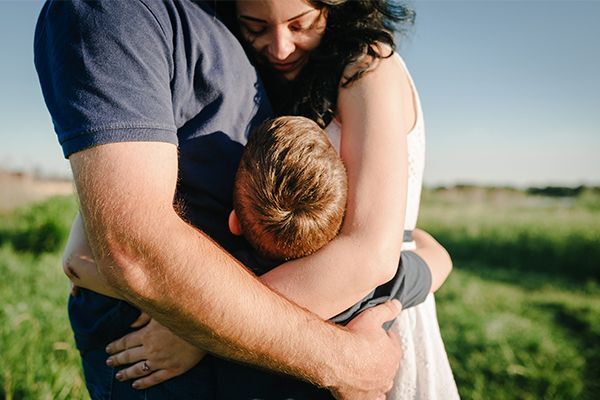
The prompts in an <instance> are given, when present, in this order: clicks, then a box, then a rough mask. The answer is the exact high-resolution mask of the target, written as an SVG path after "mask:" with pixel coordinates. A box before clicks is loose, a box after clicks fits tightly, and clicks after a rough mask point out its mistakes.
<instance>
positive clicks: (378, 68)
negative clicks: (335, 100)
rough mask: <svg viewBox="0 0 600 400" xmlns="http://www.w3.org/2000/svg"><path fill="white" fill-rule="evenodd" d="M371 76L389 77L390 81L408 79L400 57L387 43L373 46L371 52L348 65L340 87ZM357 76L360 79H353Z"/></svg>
mask: <svg viewBox="0 0 600 400" xmlns="http://www.w3.org/2000/svg"><path fill="white" fill-rule="evenodd" d="M369 74H371V75H372V74H377V75H389V77H390V79H394V78H402V77H406V78H407V77H408V72H407V71H406V66H405V64H404V61H403V60H402V58H401V57H400V55H398V53H396V52H395V51H394V49H393V48H392V47H391V46H389V45H388V44H385V43H377V44H374V45H372V46H371V47H370V50H369V51H367V52H365V53H363V54H362V55H361V56H359V57H358V58H357V59H356V60H354V61H352V62H351V63H349V64H348V65H346V67H345V68H344V72H343V75H342V80H341V82H340V85H341V86H349V85H348V84H347V82H349V83H352V82H353V81H359V80H360V79H362V78H363V77H366V76H368V75H369ZM390 74H391V75H390ZM355 76H358V79H353V77H355Z"/></svg>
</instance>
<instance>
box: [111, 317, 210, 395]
mask: <svg viewBox="0 0 600 400" xmlns="http://www.w3.org/2000/svg"><path fill="white" fill-rule="evenodd" d="M142 325H143V327H142V328H141V329H139V330H137V331H135V332H132V333H130V334H128V335H125V336H123V337H122V338H120V339H118V340H116V341H114V342H112V343H110V344H109V345H108V346H106V352H107V353H108V354H110V357H109V358H108V359H107V360H106V364H107V365H108V366H111V367H117V366H120V365H127V364H131V365H130V366H129V367H128V368H125V369H122V370H121V371H119V372H117V375H116V378H117V379H118V380H119V381H126V380H130V379H136V378H141V379H136V380H135V381H134V382H133V384H132V386H133V388H134V389H146V388H149V387H151V386H154V385H157V384H159V383H161V382H164V381H166V380H168V379H171V378H173V377H175V376H178V375H181V374H183V373H185V372H187V371H188V370H190V369H191V368H192V367H194V366H195V365H196V364H198V363H199V362H200V360H202V358H203V357H204V356H205V355H206V352H205V351H203V350H200V349H198V348H197V347H195V346H192V345H191V344H189V343H188V342H186V341H185V340H183V339H181V338H180V337H179V336H177V335H175V334H174V333H173V332H171V331H170V330H169V329H167V328H165V327H164V326H162V325H161V324H160V323H158V322H157V321H155V320H154V319H151V318H150V317H149V316H148V315H147V314H145V313H142V314H141V315H140V317H139V318H138V319H137V321H135V322H134V323H133V324H132V325H131V326H132V327H134V328H137V327H139V326H142Z"/></svg>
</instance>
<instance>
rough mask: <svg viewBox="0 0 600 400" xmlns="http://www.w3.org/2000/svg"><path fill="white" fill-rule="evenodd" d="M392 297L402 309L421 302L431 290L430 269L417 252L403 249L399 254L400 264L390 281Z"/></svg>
mask: <svg viewBox="0 0 600 400" xmlns="http://www.w3.org/2000/svg"><path fill="white" fill-rule="evenodd" d="M391 282H392V288H391V294H392V298H394V299H398V300H399V301H400V303H402V309H407V308H410V307H414V306H416V305H418V304H421V303H422V302H424V301H425V299H426V298H427V295H428V294H429V292H430V291H431V284H432V277H431V270H430V269H429V267H428V266H427V263H426V262H425V260H423V259H422V258H421V257H420V256H419V255H418V254H417V253H415V252H413V251H410V250H405V251H402V253H401V256H400V266H399V268H398V272H397V273H396V277H395V278H394V279H393V280H392V281H391Z"/></svg>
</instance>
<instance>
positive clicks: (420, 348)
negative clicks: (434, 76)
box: [325, 54, 459, 400]
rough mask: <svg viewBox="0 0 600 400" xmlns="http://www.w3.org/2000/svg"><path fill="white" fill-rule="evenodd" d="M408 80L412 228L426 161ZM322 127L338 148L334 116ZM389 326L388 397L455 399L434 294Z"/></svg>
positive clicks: (409, 218)
mask: <svg viewBox="0 0 600 400" xmlns="http://www.w3.org/2000/svg"><path fill="white" fill-rule="evenodd" d="M395 57H396V58H397V60H398V61H399V62H400V63H401V65H402V67H403V68H404V69H405V70H406V66H405V64H404V61H403V60H402V59H401V58H400V56H399V55H397V54H396V55H395ZM409 77H410V74H409ZM410 80H411V85H412V88H413V97H414V104H415V108H416V110H417V118H416V122H415V126H414V127H413V129H412V130H411V131H410V133H409V134H408V137H407V144H408V187H407V208H406V216H405V222H404V229H405V230H413V229H415V226H416V223H417V217H418V215H419V204H420V198H421V187H422V184H423V169H424V165H425V126H424V121H423V113H422V110H421V103H420V100H419V96H418V93H417V91H416V88H415V86H414V83H413V82H412V78H410ZM325 131H326V132H327V134H328V135H329V139H330V140H331V142H332V144H333V146H334V147H335V148H336V149H337V150H338V152H339V149H340V141H341V133H342V129H341V126H340V124H339V122H338V121H337V120H335V119H334V120H333V121H332V122H331V123H330V124H329V125H328V126H327V127H326V128H325ZM402 248H403V249H404V250H410V249H414V242H406V243H404V245H403V247H402ZM391 329H392V330H394V331H395V332H396V333H397V334H398V336H399V337H400V345H401V348H402V352H403V359H402V361H401V363H400V368H399V369H398V373H397V374H396V379H395V381H394V387H393V388H392V390H391V391H390V392H389V393H388V395H387V399H388V400H406V399H415V400H436V399H439V400H442V399H443V400H453V399H458V398H459V395H458V390H457V388H456V383H455V381H454V376H453V375H452V370H451V369H450V363H449V362H448V356H447V354H446V349H445V348H444V342H443V341H442V337H441V334H440V328H439V325H438V321H437V313H436V306H435V298H434V296H433V294H430V295H429V296H427V299H426V300H425V301H424V302H423V303H422V304H419V305H418V306H415V307H412V308H409V309H407V310H404V311H402V312H401V313H400V316H399V317H398V319H397V320H396V322H395V323H394V324H393V325H392V327H391Z"/></svg>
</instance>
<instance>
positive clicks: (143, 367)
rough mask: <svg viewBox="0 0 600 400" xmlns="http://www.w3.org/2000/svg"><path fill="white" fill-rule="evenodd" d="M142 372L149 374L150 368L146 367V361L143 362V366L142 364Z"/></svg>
mask: <svg viewBox="0 0 600 400" xmlns="http://www.w3.org/2000/svg"><path fill="white" fill-rule="evenodd" d="M142 371H144V372H150V366H149V365H148V362H147V360H146V361H144V364H142Z"/></svg>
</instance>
